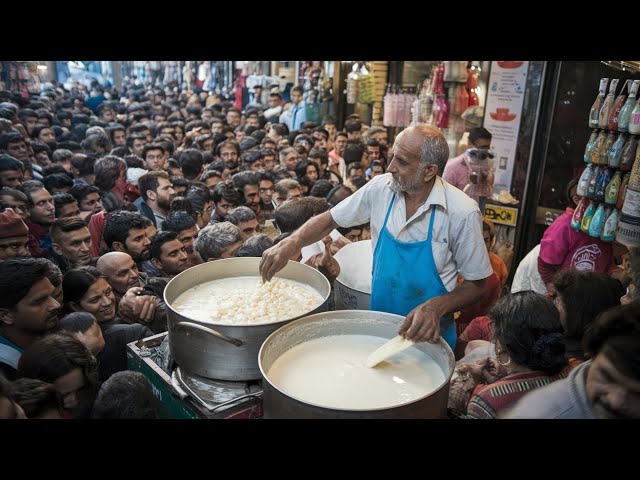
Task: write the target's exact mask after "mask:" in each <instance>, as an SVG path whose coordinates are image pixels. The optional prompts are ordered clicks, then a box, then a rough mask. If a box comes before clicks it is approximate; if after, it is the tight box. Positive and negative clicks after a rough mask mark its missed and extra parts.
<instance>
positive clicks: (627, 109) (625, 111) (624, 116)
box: [618, 80, 640, 132]
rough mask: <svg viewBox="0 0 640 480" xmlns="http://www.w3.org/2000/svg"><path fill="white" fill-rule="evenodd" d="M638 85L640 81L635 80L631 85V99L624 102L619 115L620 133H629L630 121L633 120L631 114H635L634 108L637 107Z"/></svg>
mask: <svg viewBox="0 0 640 480" xmlns="http://www.w3.org/2000/svg"><path fill="white" fill-rule="evenodd" d="M638 85H640V80H634V81H633V83H632V84H631V89H630V90H629V98H627V101H626V102H624V106H623V107H622V109H621V110H620V113H619V114H618V131H620V132H628V131H629V121H630V120H631V112H633V107H635V105H636V95H637V94H638Z"/></svg>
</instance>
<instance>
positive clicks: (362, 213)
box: [260, 124, 493, 348]
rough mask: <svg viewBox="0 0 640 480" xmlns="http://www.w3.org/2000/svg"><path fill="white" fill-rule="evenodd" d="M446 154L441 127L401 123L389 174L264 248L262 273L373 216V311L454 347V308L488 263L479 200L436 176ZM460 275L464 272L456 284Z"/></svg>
mask: <svg viewBox="0 0 640 480" xmlns="http://www.w3.org/2000/svg"><path fill="white" fill-rule="evenodd" d="M448 156H449V147H448V145H447V141H446V139H445V137H444V135H443V134H442V132H441V131H440V130H438V129H436V128H433V127H430V126H428V125H426V124H417V125H415V126H413V127H411V128H408V129H406V130H404V131H403V132H401V133H400V135H398V137H397V139H396V142H395V144H394V148H393V153H392V155H391V158H390V164H389V167H388V172H389V173H387V174H384V175H379V176H377V177H375V178H374V179H372V180H371V181H370V182H369V183H368V184H367V185H365V186H364V187H363V188H361V189H359V190H358V191H357V192H356V193H354V194H353V195H351V196H350V197H348V198H347V199H345V200H343V201H342V202H340V204H338V205H336V206H335V207H334V208H332V209H331V210H330V211H329V212H326V213H323V214H321V215H318V216H316V217H314V218H312V219H311V220H309V221H308V222H307V223H306V224H305V225H303V226H302V227H301V228H300V229H298V230H297V231H296V232H295V233H294V234H293V235H291V236H290V237H288V238H286V239H285V240H283V241H282V242H280V243H278V244H277V245H275V246H274V247H272V248H270V249H268V250H267V251H265V253H264V254H263V257H262V261H261V263H260V272H261V275H262V277H263V279H264V280H270V279H271V278H272V277H273V275H274V274H275V273H276V272H277V271H278V270H280V269H282V268H283V267H284V266H285V265H286V262H287V260H288V259H289V258H290V257H291V256H292V255H293V253H294V252H296V251H298V250H300V249H301V248H302V247H304V246H306V245H309V244H310V243H313V242H316V241H318V240H320V239H322V238H323V237H324V236H326V235H327V234H328V233H329V232H331V230H333V229H334V228H336V227H349V226H353V225H361V224H364V223H367V222H371V240H372V243H373V248H374V259H373V280H372V292H371V310H379V311H385V312H390V313H396V314H399V315H403V316H406V319H405V322H404V324H403V325H402V327H401V328H400V332H399V333H400V334H401V335H403V336H405V337H406V338H408V339H410V340H414V341H422V340H428V341H430V342H437V341H438V340H439V338H440V332H441V331H442V336H443V338H444V339H445V340H446V341H447V343H449V345H450V346H451V347H452V348H453V347H454V346H455V326H454V323H453V318H452V313H453V312H455V311H457V310H460V309H462V308H464V307H465V306H467V305H470V304H472V303H474V302H476V301H477V300H479V299H480V298H481V297H482V296H483V295H484V294H485V292H486V279H487V278H488V277H489V276H490V275H491V274H492V272H493V270H492V268H491V264H490V262H489V257H488V255H487V250H486V248H485V247H484V239H483V237H482V215H481V214H480V210H479V209H478V206H477V204H476V203H475V202H474V201H473V200H471V199H470V198H469V197H468V196H467V195H465V194H464V193H463V192H461V191H460V190H459V189H457V188H455V187H453V186H452V185H449V184H448V183H447V182H445V181H443V180H442V179H441V178H440V177H439V176H438V174H439V173H441V172H442V171H443V169H444V165H445V164H446V161H447V158H448ZM458 274H461V275H463V276H464V278H465V281H464V282H463V283H462V284H460V285H457V278H458Z"/></svg>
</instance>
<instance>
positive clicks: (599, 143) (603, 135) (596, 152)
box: [591, 130, 607, 165]
mask: <svg viewBox="0 0 640 480" xmlns="http://www.w3.org/2000/svg"><path fill="white" fill-rule="evenodd" d="M606 143H607V131H606V130H600V133H598V136H597V137H596V140H595V142H594V144H593V148H592V149H591V162H592V163H593V164H594V165H600V156H601V155H602V154H603V153H604V147H605V145H606Z"/></svg>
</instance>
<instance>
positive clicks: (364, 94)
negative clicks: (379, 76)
mask: <svg viewBox="0 0 640 480" xmlns="http://www.w3.org/2000/svg"><path fill="white" fill-rule="evenodd" d="M371 102H373V77H372V76H371V74H370V73H369V71H368V70H367V68H366V67H365V66H364V65H362V67H361V68H360V79H359V82H358V103H371Z"/></svg>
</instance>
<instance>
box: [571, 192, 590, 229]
mask: <svg viewBox="0 0 640 480" xmlns="http://www.w3.org/2000/svg"><path fill="white" fill-rule="evenodd" d="M590 203H591V200H589V199H588V198H585V197H582V200H580V203H578V206H577V207H576V209H575V210H574V211H573V215H572V216H571V228H573V229H574V230H577V231H578V232H579V231H580V226H581V224H582V217H584V212H585V211H586V210H587V207H588V206H589V204H590Z"/></svg>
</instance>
